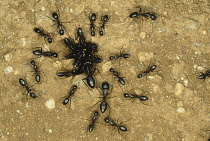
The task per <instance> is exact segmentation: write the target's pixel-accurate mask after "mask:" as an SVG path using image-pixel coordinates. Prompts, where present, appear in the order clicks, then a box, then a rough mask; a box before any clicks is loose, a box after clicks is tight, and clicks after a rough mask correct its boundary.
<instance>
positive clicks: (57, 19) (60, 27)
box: [52, 12, 64, 35]
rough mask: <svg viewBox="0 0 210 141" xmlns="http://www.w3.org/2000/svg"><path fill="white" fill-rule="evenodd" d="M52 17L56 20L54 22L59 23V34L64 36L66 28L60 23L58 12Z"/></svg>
mask: <svg viewBox="0 0 210 141" xmlns="http://www.w3.org/2000/svg"><path fill="white" fill-rule="evenodd" d="M52 17H53V18H54V20H52V21H54V22H56V23H57V27H58V29H59V31H58V32H59V34H60V35H64V26H63V25H62V24H61V23H62V22H60V20H59V16H58V14H57V13H56V12H53V13H52Z"/></svg>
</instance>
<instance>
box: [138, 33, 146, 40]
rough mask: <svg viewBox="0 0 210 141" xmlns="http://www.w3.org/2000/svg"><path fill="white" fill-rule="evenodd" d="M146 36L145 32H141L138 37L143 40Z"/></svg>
mask: <svg viewBox="0 0 210 141" xmlns="http://www.w3.org/2000/svg"><path fill="white" fill-rule="evenodd" d="M146 35H147V34H146V32H141V33H140V35H139V36H140V38H142V39H144V38H145V37H146Z"/></svg>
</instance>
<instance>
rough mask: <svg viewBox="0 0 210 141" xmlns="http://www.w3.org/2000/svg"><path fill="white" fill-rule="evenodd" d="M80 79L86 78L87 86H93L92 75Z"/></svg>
mask: <svg viewBox="0 0 210 141" xmlns="http://www.w3.org/2000/svg"><path fill="white" fill-rule="evenodd" d="M82 80H86V81H87V84H88V86H89V87H91V88H94V87H95V79H94V77H93V76H92V75H88V76H87V77H86V78H83V79H82Z"/></svg>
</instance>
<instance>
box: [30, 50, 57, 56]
mask: <svg viewBox="0 0 210 141" xmlns="http://www.w3.org/2000/svg"><path fill="white" fill-rule="evenodd" d="M33 54H34V55H37V56H45V57H46V56H48V57H50V56H53V57H55V58H57V57H58V54H57V53H56V52H42V48H41V49H40V50H34V51H33Z"/></svg>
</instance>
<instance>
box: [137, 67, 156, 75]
mask: <svg viewBox="0 0 210 141" xmlns="http://www.w3.org/2000/svg"><path fill="white" fill-rule="evenodd" d="M156 67H157V65H153V66H151V67H149V68H148V69H147V70H146V71H144V72H143V73H142V74H138V75H137V77H138V78H141V77H143V76H145V75H147V74H148V73H150V72H152V71H154V70H155V69H156Z"/></svg>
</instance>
